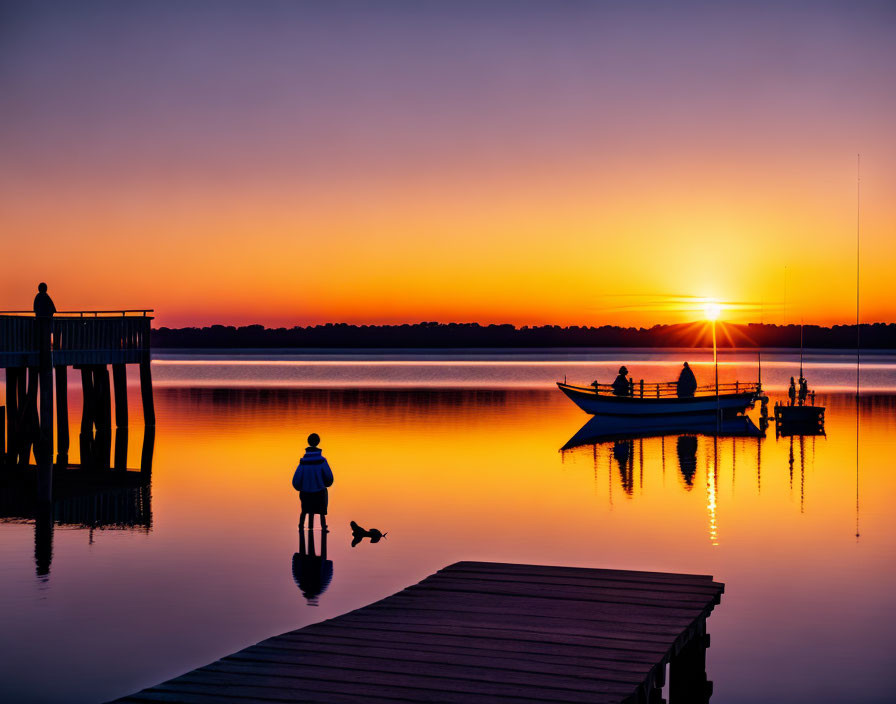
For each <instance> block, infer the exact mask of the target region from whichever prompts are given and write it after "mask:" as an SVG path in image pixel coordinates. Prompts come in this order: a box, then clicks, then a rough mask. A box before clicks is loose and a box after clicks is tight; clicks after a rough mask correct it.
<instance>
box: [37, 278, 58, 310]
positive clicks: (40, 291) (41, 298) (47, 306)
mask: <svg viewBox="0 0 896 704" xmlns="http://www.w3.org/2000/svg"><path fill="white" fill-rule="evenodd" d="M55 314H56V306H55V305H54V304H53V299H52V298H50V294H49V293H47V285H46V284H45V283H43V282H41V283H39V284H38V285H37V295H36V296H35V297H34V315H35V316H36V317H38V318H52V317H53V316H54V315H55Z"/></svg>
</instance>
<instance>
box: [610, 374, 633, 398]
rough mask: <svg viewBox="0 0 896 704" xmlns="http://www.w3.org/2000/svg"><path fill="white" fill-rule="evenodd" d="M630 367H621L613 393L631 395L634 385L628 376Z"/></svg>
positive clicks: (614, 383)
mask: <svg viewBox="0 0 896 704" xmlns="http://www.w3.org/2000/svg"><path fill="white" fill-rule="evenodd" d="M627 375H628V369H626V368H625V367H619V374H618V375H617V376H616V380H615V381H614V382H613V394H614V395H615V396H631V389H632V385H631V383H630V382H629V380H628V378H627Z"/></svg>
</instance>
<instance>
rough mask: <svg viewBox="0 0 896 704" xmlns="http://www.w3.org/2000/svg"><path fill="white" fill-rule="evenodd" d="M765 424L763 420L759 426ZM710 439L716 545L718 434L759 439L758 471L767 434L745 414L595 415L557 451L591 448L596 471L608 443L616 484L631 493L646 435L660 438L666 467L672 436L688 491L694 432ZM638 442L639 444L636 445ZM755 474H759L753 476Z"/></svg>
mask: <svg viewBox="0 0 896 704" xmlns="http://www.w3.org/2000/svg"><path fill="white" fill-rule="evenodd" d="M763 426H764V424H763ZM700 435H703V436H706V437H708V438H711V439H712V440H711V442H712V452H711V459H710V457H709V456H708V457H707V461H708V462H709V466H710V467H711V469H710V471H709V472H708V473H707V487H706V489H707V493H708V497H709V498H708V501H709V503H708V506H707V508H708V510H709V514H710V535H711V537H712V539H713V542H714V543H715V540H716V537H717V531H716V528H715V494H716V491H717V486H718V467H719V456H718V450H719V447H718V443H719V438H732V439H734V438H746V439H755V440H756V443H757V452H756V456H757V473H758V472H759V468H758V462H759V457H760V456H761V454H760V453H761V449H760V446H759V444H760V443H761V441H762V440H763V439H764V438H765V429H764V427H757V426H756V424H755V423H753V421H752V419H750V418H749V417H748V416H735V417H731V418H722V419H719V420H717V419H716V417H715V416H714V415H708V416H707V415H695V416H652V417H645V418H622V417H606V416H603V417H601V416H597V417H595V418H592V419H591V420H589V421H588V422H587V423H585V425H583V426H582V427H581V428H580V429H579V431H578V432H577V433H576V434H575V435H573V436H572V437H571V438H570V439H569V440H568V441H567V442H566V444H565V445H563V447H562V448H560V452H561V455H565V453H566V452H568V451H571V450H575V449H577V448H584V447H588V446H590V447H592V448H593V453H594V461H595V471H596V470H597V457H598V448H599V447H600V446H607V448H608V449H610V450H611V452H610V456H611V459H610V463H611V465H612V464H614V463H615V464H616V466H617V467H618V472H619V483H620V485H621V487H622V490H623V491H624V492H625V493H626V494H627V495H629V496H631V495H633V494H634V491H635V487H636V475H635V462H636V460H637V464H638V482H637V483H638V485H639V486H640V485H641V484H643V478H644V447H643V442H644V440H645V439H648V438H660V439H661V440H662V441H663V443H662V444H663V450H662V453H661V456H662V462H663V467H665V457H666V454H665V439H666V437H669V436H672V437H675V436H677V437H676V440H675V449H676V454H677V456H678V468H679V470H680V472H681V477H682V480H683V481H684V488H685V489H686V490H688V491H690V490H691V489H693V488H694V482H695V478H696V475H697V468H698V461H697V450H698V436H700ZM636 442H637V444H638V447H637V448H636V447H635V443H636ZM757 476H758V474H757Z"/></svg>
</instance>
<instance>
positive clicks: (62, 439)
mask: <svg viewBox="0 0 896 704" xmlns="http://www.w3.org/2000/svg"><path fill="white" fill-rule="evenodd" d="M55 369H56V453H57V454H56V465H57V466H59V467H65V466H66V465H68V449H69V444H70V439H69V433H68V367H66V366H65V365H64V364H60V365H59V366H57V367H56V368H55Z"/></svg>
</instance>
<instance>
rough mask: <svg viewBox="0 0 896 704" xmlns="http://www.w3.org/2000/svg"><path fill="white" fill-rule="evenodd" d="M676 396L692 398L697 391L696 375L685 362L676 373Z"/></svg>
mask: <svg viewBox="0 0 896 704" xmlns="http://www.w3.org/2000/svg"><path fill="white" fill-rule="evenodd" d="M677 390H678V398H693V397H694V393H695V392H696V391H697V377H695V376H694V372H693V371H691V367H690V365H689V364H688V363H687V362H685V363H684V366H683V367H682V368H681V374H679V375H678V389H677Z"/></svg>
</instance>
